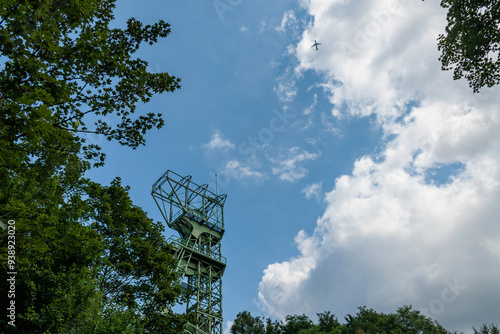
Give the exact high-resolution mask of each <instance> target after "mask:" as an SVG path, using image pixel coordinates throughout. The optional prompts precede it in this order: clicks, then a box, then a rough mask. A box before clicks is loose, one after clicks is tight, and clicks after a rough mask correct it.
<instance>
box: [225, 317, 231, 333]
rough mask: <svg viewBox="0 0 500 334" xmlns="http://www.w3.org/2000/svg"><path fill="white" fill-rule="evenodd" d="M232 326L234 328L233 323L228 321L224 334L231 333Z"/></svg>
mask: <svg viewBox="0 0 500 334" xmlns="http://www.w3.org/2000/svg"><path fill="white" fill-rule="evenodd" d="M231 326H233V321H230V320H228V321H226V327H225V328H224V334H229V333H231Z"/></svg>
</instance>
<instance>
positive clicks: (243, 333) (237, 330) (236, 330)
mask: <svg viewBox="0 0 500 334" xmlns="http://www.w3.org/2000/svg"><path fill="white" fill-rule="evenodd" d="M231 333H233V334H264V333H266V330H265V327H264V322H263V321H262V319H260V317H253V316H252V315H251V314H250V312H248V311H243V312H239V313H238V314H237V315H236V319H234V322H233V324H232V325H231Z"/></svg>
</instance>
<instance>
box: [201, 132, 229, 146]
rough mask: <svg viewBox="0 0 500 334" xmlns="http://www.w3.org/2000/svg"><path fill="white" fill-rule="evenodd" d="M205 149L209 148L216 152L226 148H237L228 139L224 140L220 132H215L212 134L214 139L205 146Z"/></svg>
mask: <svg viewBox="0 0 500 334" xmlns="http://www.w3.org/2000/svg"><path fill="white" fill-rule="evenodd" d="M203 147H205V148H208V149H210V150H215V149H224V148H234V147H235V146H234V144H233V143H231V142H230V141H229V140H228V139H224V138H223V137H222V135H221V133H220V132H219V131H215V132H214V133H213V134H212V138H211V139H210V141H209V142H208V143H206V144H204V145H203Z"/></svg>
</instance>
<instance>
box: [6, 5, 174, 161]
mask: <svg viewBox="0 0 500 334" xmlns="http://www.w3.org/2000/svg"><path fill="white" fill-rule="evenodd" d="M0 3H1V6H0V53H1V55H2V58H3V59H2V60H3V62H2V65H1V70H0V114H1V118H0V142H2V144H3V145H0V166H4V167H9V168H12V169H18V168H19V167H22V166H30V165H31V163H32V162H33V161H34V160H35V159H42V160H45V159H49V158H51V157H52V158H53V156H54V155H59V154H61V152H66V153H67V152H75V153H82V154H83V155H84V156H85V157H86V158H87V159H92V160H93V161H94V163H95V165H102V163H103V161H104V154H103V153H101V152H100V148H99V146H98V145H96V144H93V143H89V144H87V143H86V140H85V138H84V137H78V136H77V134H89V133H91V134H100V135H102V136H104V137H105V138H106V139H107V140H117V141H118V142H119V143H120V144H123V145H128V146H131V147H132V148H136V147H137V146H139V145H142V144H144V142H145V140H144V135H145V133H146V132H147V131H148V130H150V129H151V128H153V127H156V128H160V127H162V126H163V124H164V121H163V119H162V117H161V114H154V113H148V114H146V115H140V116H138V117H135V118H133V117H132V116H133V114H134V113H135V111H136V106H137V104H138V103H145V102H148V101H149V100H150V98H151V97H152V95H153V94H156V93H163V92H169V91H174V90H175V89H177V88H179V87H180V86H179V81H180V80H179V79H178V78H175V77H173V76H170V75H169V74H168V73H149V72H148V71H147V65H148V63H147V62H146V61H144V60H142V59H140V58H134V57H133V54H134V53H135V52H136V51H137V50H138V49H139V46H140V44H141V43H148V44H154V43H155V42H157V41H158V39H159V38H163V37H166V36H167V35H168V34H169V33H170V26H169V24H168V23H166V22H164V21H161V20H160V21H159V22H157V23H155V24H153V25H146V26H144V25H143V24H142V23H141V22H139V21H137V20H135V19H133V18H131V19H129V20H128V21H127V24H126V28H125V29H119V28H110V27H109V24H110V22H111V21H112V19H113V13H112V12H113V9H114V7H115V1H114V0H65V1H53V0H34V1H16V2H14V1H9V0H0ZM113 124H116V125H113Z"/></svg>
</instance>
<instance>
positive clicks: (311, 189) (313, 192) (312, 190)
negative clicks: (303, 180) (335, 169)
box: [302, 182, 323, 200]
mask: <svg viewBox="0 0 500 334" xmlns="http://www.w3.org/2000/svg"><path fill="white" fill-rule="evenodd" d="M322 187H323V182H318V183H313V184H308V185H307V186H306V187H305V188H304V189H302V192H303V193H304V194H305V195H306V198H307V199H310V198H312V197H315V198H316V199H318V200H319V199H320V197H321V188H322Z"/></svg>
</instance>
